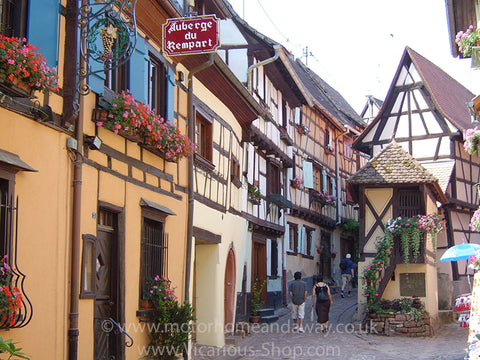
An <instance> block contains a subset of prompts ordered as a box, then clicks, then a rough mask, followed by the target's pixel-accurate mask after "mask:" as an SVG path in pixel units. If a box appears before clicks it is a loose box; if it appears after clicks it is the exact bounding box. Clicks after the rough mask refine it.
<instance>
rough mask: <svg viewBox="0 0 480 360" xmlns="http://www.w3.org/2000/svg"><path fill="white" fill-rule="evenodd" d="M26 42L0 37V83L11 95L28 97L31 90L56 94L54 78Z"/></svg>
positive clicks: (56, 83) (55, 78)
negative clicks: (54, 92)
mask: <svg viewBox="0 0 480 360" xmlns="http://www.w3.org/2000/svg"><path fill="white" fill-rule="evenodd" d="M37 50H38V49H37V48H36V47H35V46H33V45H31V44H29V43H27V41H26V39H25V38H23V39H19V38H14V37H6V36H3V35H0V82H1V83H2V84H3V85H2V87H3V89H6V90H9V91H10V92H13V93H15V95H19V96H24V97H30V96H31V94H32V91H33V90H40V91H43V92H47V91H58V75H57V74H56V70H55V69H50V68H49V67H48V63H47V60H46V59H45V58H44V57H43V56H42V54H40V53H39V52H38V51H37Z"/></svg>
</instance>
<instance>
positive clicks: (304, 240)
mask: <svg viewBox="0 0 480 360" xmlns="http://www.w3.org/2000/svg"><path fill="white" fill-rule="evenodd" d="M300 232H301V241H300V243H301V244H302V246H301V250H302V251H300V253H301V254H305V249H306V248H307V247H306V238H307V231H306V229H305V228H304V227H303V226H302V227H301V228H300Z"/></svg>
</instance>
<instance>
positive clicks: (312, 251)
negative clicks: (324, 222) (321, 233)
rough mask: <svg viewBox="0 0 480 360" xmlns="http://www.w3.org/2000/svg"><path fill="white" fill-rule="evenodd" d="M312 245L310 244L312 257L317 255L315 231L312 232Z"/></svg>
mask: <svg viewBox="0 0 480 360" xmlns="http://www.w3.org/2000/svg"><path fill="white" fill-rule="evenodd" d="M311 241H312V243H311V244H310V256H314V255H315V230H312V239H311Z"/></svg>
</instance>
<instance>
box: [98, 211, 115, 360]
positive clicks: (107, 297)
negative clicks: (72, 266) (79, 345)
mask: <svg viewBox="0 0 480 360" xmlns="http://www.w3.org/2000/svg"><path fill="white" fill-rule="evenodd" d="M110 214H111V215H113V217H116V215H115V214H112V213H110ZM113 217H111V220H112V223H111V224H110V223H109V224H104V225H99V226H98V230H97V242H96V246H95V262H96V265H95V304H94V359H95V360H103V359H108V360H115V359H120V354H121V352H120V349H119V345H120V332H119V331H118V329H117V328H116V327H115V325H114V324H113V323H112V322H111V321H110V320H109V319H113V320H114V321H115V322H118V314H119V308H118V294H117V289H118V278H117V276H118V273H119V271H118V247H117V238H116V229H115V224H116V221H113ZM107 219H108V217H107ZM108 222H110V221H108Z"/></svg>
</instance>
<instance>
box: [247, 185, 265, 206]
mask: <svg viewBox="0 0 480 360" xmlns="http://www.w3.org/2000/svg"><path fill="white" fill-rule="evenodd" d="M260 200H262V193H261V192H260V189H259V188H258V187H256V186H255V185H248V201H250V202H251V203H252V204H253V205H260Z"/></svg>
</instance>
